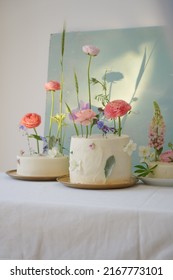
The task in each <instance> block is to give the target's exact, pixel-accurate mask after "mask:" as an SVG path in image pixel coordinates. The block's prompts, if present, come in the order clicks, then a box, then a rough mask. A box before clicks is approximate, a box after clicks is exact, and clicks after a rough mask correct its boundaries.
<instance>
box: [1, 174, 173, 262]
mask: <svg viewBox="0 0 173 280" xmlns="http://www.w3.org/2000/svg"><path fill="white" fill-rule="evenodd" d="M0 259H13V260H15V259H19V260H24V259H27V260H29V259H36V260H38V259H39V260H46V259H47V260H59V259H61V260H66V259H68V260H77V259H79V260H88V259H93V260H94V259H95V260H102V259H105V260H107V259H109V260H113V259H115V260H119V259H120V260H125V259H126V260H131V259H134V260H143V259H147V260H150V259H153V260H157V259H161V260H164V259H166V260H171V259H173V187H157V186H148V185H144V184H142V183H138V184H137V185H135V186H133V187H130V188H126V189H114V190H82V189H75V188H69V187H66V186H64V185H63V184H61V183H59V182H57V181H52V182H45V181H42V182H38V181H37V182H33V181H22V180H15V179H13V178H11V177H9V176H8V175H7V174H5V173H0Z"/></svg>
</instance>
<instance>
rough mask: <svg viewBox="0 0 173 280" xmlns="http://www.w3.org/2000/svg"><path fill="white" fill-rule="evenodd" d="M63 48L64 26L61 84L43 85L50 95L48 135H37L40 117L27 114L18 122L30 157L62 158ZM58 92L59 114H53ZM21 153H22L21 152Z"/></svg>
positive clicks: (63, 41)
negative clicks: (45, 155)
mask: <svg viewBox="0 0 173 280" xmlns="http://www.w3.org/2000/svg"><path fill="white" fill-rule="evenodd" d="M64 47H65V26H64V28H63V32H62V38H61V61H60V65H61V82H58V81H54V80H51V81H49V82H47V83H46V84H45V90H46V91H47V93H48V94H50V95H51V110H50V120H49V134H48V135H46V136H40V135H38V133H37V130H36V127H38V126H39V125H40V124H41V116H40V115H38V114H37V113H28V114H26V115H25V116H24V117H23V118H22V119H21V121H20V126H19V128H20V129H22V131H23V132H24V134H25V135H26V136H27V141H28V147H29V153H30V155H33V154H48V155H49V156H51V157H56V156H62V155H63V149H64V146H63V142H64V135H63V127H64V126H65V125H66V123H65V118H66V114H65V113H64V112H63V110H62V103H63V83H64V75H63V57H64ZM56 91H59V92H60V95H59V113H57V114H55V113H54V105H55V104H54V103H55V102H54V99H55V92H56ZM53 123H56V125H57V133H56V135H54V134H53V133H52V125H53ZM31 128H32V129H34V133H29V132H28V129H31ZM31 138H33V139H35V140H36V142H37V151H34V149H32V146H31V144H30V139H31ZM40 141H42V143H43V152H42V153H40V147H39V142H40ZM21 153H24V152H23V151H21Z"/></svg>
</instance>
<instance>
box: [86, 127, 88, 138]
mask: <svg viewBox="0 0 173 280" xmlns="http://www.w3.org/2000/svg"><path fill="white" fill-rule="evenodd" d="M86 138H88V126H86Z"/></svg>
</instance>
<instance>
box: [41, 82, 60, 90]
mask: <svg viewBox="0 0 173 280" xmlns="http://www.w3.org/2000/svg"><path fill="white" fill-rule="evenodd" d="M44 87H45V89H46V91H55V90H60V89H61V85H60V83H59V82H57V81H49V82H48V83H46V84H45V86H44Z"/></svg>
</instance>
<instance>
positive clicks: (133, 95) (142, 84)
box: [45, 27, 173, 164]
mask: <svg viewBox="0 0 173 280" xmlns="http://www.w3.org/2000/svg"><path fill="white" fill-rule="evenodd" d="M83 45H94V46H96V47H98V48H99V49H100V53H99V55H98V56H97V57H94V58H93V60H92V64H91V72H90V73H91V77H95V78H96V79H98V80H100V81H103V77H104V74H105V71H107V89H108V92H109V94H110V97H111V100H113V99H124V100H126V101H127V102H130V103H131V105H132V112H131V114H130V115H128V117H127V118H124V119H123V132H124V133H126V134H128V135H130V137H131V138H132V139H133V140H134V141H135V142H136V143H137V144H138V145H147V143H148V126H149V123H150V121H151V118H152V114H153V101H154V100H156V101H157V102H158V103H159V105H160V108H161V110H162V114H163V116H164V119H165V122H166V141H165V148H166V145H167V143H168V142H170V141H173V60H172V56H171V50H170V49H169V47H168V44H167V40H166V33H165V29H164V27H144V28H131V29H118V30H101V31H87V32H68V31H67V32H66V40H65V53H64V102H67V103H68V105H69V106H70V108H71V109H74V108H76V107H77V102H76V89H75V82H74V71H75V72H76V74H77V78H78V83H79V96H80V97H79V98H80V100H83V101H85V102H87V101H88V84H87V67H88V56H87V55H86V54H84V53H83V51H82V46H83ZM60 59H61V34H59V33H58V34H52V35H51V37H50V49H49V66H48V80H57V81H60V79H61V67H60ZM91 92H92V100H93V105H94V106H100V103H99V102H98V101H97V100H95V96H96V95H98V94H100V93H102V90H101V87H100V86H99V85H93V86H91ZM50 103H51V98H50V95H49V94H47V99H46V119H45V134H46V135H47V134H48V126H49V115H50ZM58 103H59V93H57V94H56V99H55V104H56V108H55V113H58V111H59V108H58ZM66 111H67V110H66V107H65V106H64V112H66ZM67 123H68V125H67V127H66V141H65V146H66V148H67V153H68V148H69V143H70V136H71V135H73V134H75V131H74V128H73V126H72V124H71V121H69V120H68V119H67ZM97 132H98V131H97ZM133 161H134V164H135V163H136V162H137V152H136V153H135V154H134V156H133Z"/></svg>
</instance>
